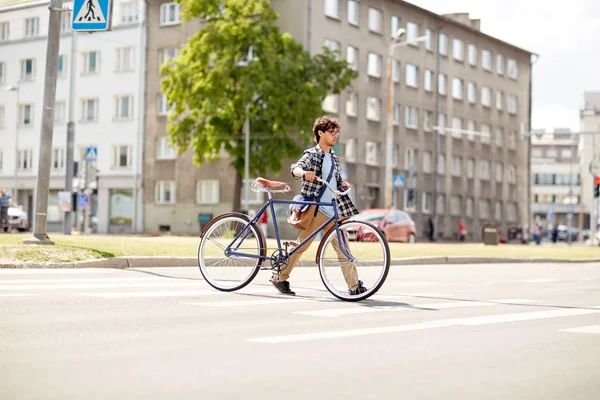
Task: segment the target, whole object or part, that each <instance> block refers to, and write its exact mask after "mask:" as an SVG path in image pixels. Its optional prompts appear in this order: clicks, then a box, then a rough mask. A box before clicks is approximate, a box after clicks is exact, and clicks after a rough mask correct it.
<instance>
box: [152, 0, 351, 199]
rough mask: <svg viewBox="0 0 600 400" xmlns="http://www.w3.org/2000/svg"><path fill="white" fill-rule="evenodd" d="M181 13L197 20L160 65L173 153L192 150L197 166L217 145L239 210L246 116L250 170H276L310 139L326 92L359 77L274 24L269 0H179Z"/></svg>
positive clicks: (331, 56)
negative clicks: (225, 157)
mask: <svg viewBox="0 0 600 400" xmlns="http://www.w3.org/2000/svg"><path fill="white" fill-rule="evenodd" d="M177 2H178V3H179V4H181V6H182V19H183V20H184V21H188V20H190V19H193V18H197V19H200V20H201V21H202V26H201V28H200V29H199V31H198V32H196V33H195V34H194V35H192V36H191V37H190V39H189V41H188V42H187V43H186V44H184V45H183V46H182V49H181V51H180V54H179V56H178V57H176V58H174V59H172V60H171V61H170V62H169V63H165V64H164V65H163V67H162V68H161V73H163V74H164V78H163V80H162V82H161V85H162V89H163V92H164V94H165V96H166V99H167V104H168V106H169V107H170V111H169V123H168V132H169V137H170V142H171V145H172V146H174V147H175V148H176V149H177V151H178V154H182V153H183V152H184V151H186V150H187V149H188V148H191V149H192V150H193V151H194V163H195V164H197V165H198V166H200V165H202V164H203V163H205V162H210V161H213V160H215V159H217V158H219V155H220V152H221V150H224V151H226V152H227V153H228V154H229V155H230V157H231V159H232V162H231V166H232V167H233V168H234V169H235V171H236V181H235V183H236V184H235V195H234V204H233V208H234V209H235V210H239V209H240V192H241V182H242V174H243V171H244V150H245V136H244V133H243V126H244V121H245V119H246V118H248V120H249V121H250V128H251V129H250V154H251V157H250V174H251V176H256V175H264V174H266V173H268V172H275V173H278V172H279V171H280V170H281V167H282V161H283V159H285V158H287V157H293V156H298V155H299V154H300V152H301V150H302V148H303V146H305V145H306V144H307V143H309V142H310V141H311V140H312V138H313V137H314V136H313V135H312V124H313V122H314V120H315V119H316V118H317V117H318V116H320V115H321V114H322V113H323V110H322V102H323V100H324V98H325V97H326V96H327V95H328V94H329V93H336V94H337V93H340V92H341V91H342V90H344V89H345V88H346V87H348V86H349V85H350V84H351V82H352V81H353V80H354V79H355V78H356V77H357V76H358V74H357V73H356V71H354V70H353V69H351V68H350V66H349V65H348V63H347V62H346V61H339V60H337V57H338V56H339V54H336V53H334V52H331V51H330V50H329V49H327V48H324V49H323V53H322V54H318V55H315V56H311V55H310V54H309V53H308V52H307V51H305V50H304V48H303V47H302V45H301V44H299V43H297V42H296V41H294V39H293V38H292V37H291V35H289V34H287V33H282V32H281V31H280V29H279V27H278V26H277V25H276V22H277V19H278V15H277V13H276V12H275V11H274V10H273V9H272V7H271V4H270V2H269V0H186V1H183V0H177Z"/></svg>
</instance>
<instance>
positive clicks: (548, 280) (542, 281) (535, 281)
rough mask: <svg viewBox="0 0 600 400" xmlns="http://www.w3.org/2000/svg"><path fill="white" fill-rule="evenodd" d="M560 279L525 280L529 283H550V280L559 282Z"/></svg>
mask: <svg viewBox="0 0 600 400" xmlns="http://www.w3.org/2000/svg"><path fill="white" fill-rule="evenodd" d="M558 281H560V279H553V278H545V279H526V280H524V281H523V282H528V283H548V282H558Z"/></svg>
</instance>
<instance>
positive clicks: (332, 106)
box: [323, 94, 340, 113]
mask: <svg viewBox="0 0 600 400" xmlns="http://www.w3.org/2000/svg"><path fill="white" fill-rule="evenodd" d="M339 102H340V96H339V95H337V94H329V95H327V97H325V100H323V110H324V111H327V112H331V113H337V112H338V106H339Z"/></svg>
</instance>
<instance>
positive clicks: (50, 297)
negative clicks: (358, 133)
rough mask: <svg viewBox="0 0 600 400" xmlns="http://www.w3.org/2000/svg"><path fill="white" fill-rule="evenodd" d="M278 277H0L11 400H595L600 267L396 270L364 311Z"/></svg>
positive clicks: (19, 273) (34, 273) (185, 272)
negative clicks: (244, 282)
mask: <svg viewBox="0 0 600 400" xmlns="http://www.w3.org/2000/svg"><path fill="white" fill-rule="evenodd" d="M268 277H269V273H268V272H261V273H260V274H259V275H258V276H257V278H256V279H255V282H254V283H253V284H252V285H250V286H248V287H247V288H245V289H243V290H241V291H239V292H236V293H221V292H217V291H215V290H214V289H212V288H210V287H209V286H208V285H207V284H206V283H205V282H203V281H202V278H201V276H200V273H199V271H198V270H197V269H196V268H149V269H138V270H112V269H82V270H8V269H0V316H1V317H0V398H1V399H3V400H11V399H20V400H22V399H61V400H65V399H261V400H262V399H279V398H283V399H309V398H310V399H461V400H463V399H486V400H487V399H511V400H514V399H528V400H529V399H561V400H563V399H569V400H574V399H589V400H598V399H600V264H547V265H546V264H532V265H525V264H498V265H467V266H460V265H441V266H415V267H411V266H402V267H393V269H392V270H391V272H390V275H389V277H388V280H387V282H386V284H385V285H384V287H383V288H382V290H381V291H380V293H379V294H378V295H376V296H374V297H373V298H372V299H370V300H367V301H364V302H361V303H344V302H341V301H338V300H335V299H334V298H333V297H332V296H331V295H330V294H329V293H328V292H326V291H325V290H324V287H323V285H322V283H321V282H320V280H319V277H318V271H317V270H316V269H315V268H297V269H295V270H294V272H293V274H292V279H291V280H290V282H291V283H292V288H293V289H295V290H297V292H298V295H297V296H296V297H295V298H288V297H283V296H281V295H279V294H278V293H277V292H276V291H275V289H274V288H272V287H271V286H270V284H269V283H268V282H267V279H268Z"/></svg>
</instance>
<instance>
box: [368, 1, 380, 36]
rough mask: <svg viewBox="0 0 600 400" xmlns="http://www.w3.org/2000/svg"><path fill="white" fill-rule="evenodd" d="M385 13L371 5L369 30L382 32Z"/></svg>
mask: <svg viewBox="0 0 600 400" xmlns="http://www.w3.org/2000/svg"><path fill="white" fill-rule="evenodd" d="M382 21H383V13H382V12H381V10H377V9H375V8H371V7H369V30H370V31H371V32H377V33H381V25H382Z"/></svg>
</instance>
